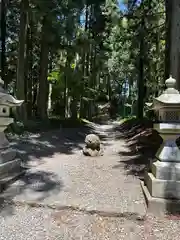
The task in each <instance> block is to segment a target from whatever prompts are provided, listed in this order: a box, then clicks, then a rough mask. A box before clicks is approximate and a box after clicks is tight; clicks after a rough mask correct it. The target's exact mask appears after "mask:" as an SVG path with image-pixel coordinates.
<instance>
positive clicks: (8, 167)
mask: <svg viewBox="0 0 180 240" xmlns="http://www.w3.org/2000/svg"><path fill="white" fill-rule="evenodd" d="M3 84H4V82H3V81H2V80H1V79H0V190H1V185H2V183H4V182H5V181H6V179H8V180H9V179H11V177H12V178H13V176H14V175H16V176H17V174H19V172H20V171H21V160H20V159H18V158H17V154H16V151H15V150H13V149H12V148H10V144H9V141H8V140H7V138H6V136H5V134H4V130H5V129H6V128H7V126H8V125H10V124H11V123H13V118H10V108H11V107H17V106H20V105H21V104H22V103H23V100H17V99H15V98H14V97H13V96H12V95H10V94H9V93H7V92H6V91H5V90H4V89H3V87H2V86H3Z"/></svg>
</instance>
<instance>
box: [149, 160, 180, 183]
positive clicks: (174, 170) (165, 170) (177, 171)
mask: <svg viewBox="0 0 180 240" xmlns="http://www.w3.org/2000/svg"><path fill="white" fill-rule="evenodd" d="M151 170H152V174H153V175H154V176H155V178H157V179H162V180H175V181H180V163H173V162H161V161H156V162H154V163H153V164H152V166H151Z"/></svg>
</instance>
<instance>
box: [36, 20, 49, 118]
mask: <svg viewBox="0 0 180 240" xmlns="http://www.w3.org/2000/svg"><path fill="white" fill-rule="evenodd" d="M48 36H49V31H48V20H47V16H44V18H43V21H42V34H41V56H40V74H39V89H38V101H37V115H38V117H39V118H40V119H41V120H47V118H48V115H47V105H48V82H47V75H48V62H49V42H48Z"/></svg>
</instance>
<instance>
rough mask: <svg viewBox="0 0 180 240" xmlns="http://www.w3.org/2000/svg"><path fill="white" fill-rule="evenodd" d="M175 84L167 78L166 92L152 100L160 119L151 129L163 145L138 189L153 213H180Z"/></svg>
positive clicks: (179, 107)
mask: <svg viewBox="0 0 180 240" xmlns="http://www.w3.org/2000/svg"><path fill="white" fill-rule="evenodd" d="M175 85H176V80H175V79H173V78H172V77H170V78H169V79H167V80H166V86H167V89H166V90H165V91H164V92H163V94H162V95H160V96H159V97H158V98H155V99H154V101H153V109H154V110H155V111H156V113H157V114H158V120H159V122H158V123H156V124H154V129H155V130H157V131H158V132H159V134H160V136H161V137H162V139H163V143H162V144H161V146H160V148H159V150H158V151H157V153H156V157H155V160H154V162H153V163H152V165H151V168H150V172H147V173H146V174H145V180H144V183H141V186H142V189H143V192H144V195H145V198H146V201H147V204H148V209H149V210H150V211H152V212H154V213H162V212H164V211H172V209H173V210H175V209H176V211H177V210H178V211H179V210H180V149H179V147H178V146H177V143H176V140H177V139H178V138H179V137H180V93H179V91H178V90H176V89H175ZM170 208H171V209H170Z"/></svg>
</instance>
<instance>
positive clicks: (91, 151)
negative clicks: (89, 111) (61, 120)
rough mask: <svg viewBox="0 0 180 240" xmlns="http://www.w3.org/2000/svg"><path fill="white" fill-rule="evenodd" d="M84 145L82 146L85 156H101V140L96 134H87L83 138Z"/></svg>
mask: <svg viewBox="0 0 180 240" xmlns="http://www.w3.org/2000/svg"><path fill="white" fill-rule="evenodd" d="M85 144H86V146H85V147H84V148H83V154H84V155H85V156H91V157H96V156H102V155H103V149H102V145H101V141H100V139H99V137H98V136H97V135H96V134H89V135H87V136H86V138H85Z"/></svg>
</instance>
